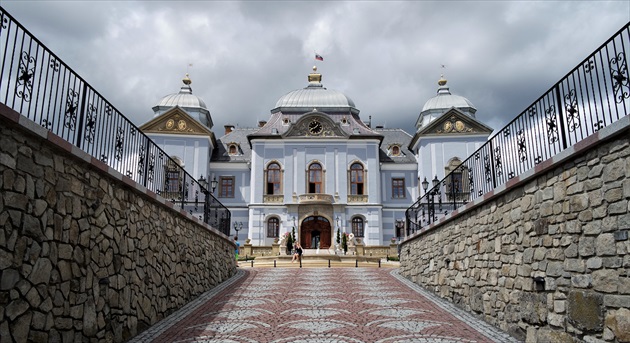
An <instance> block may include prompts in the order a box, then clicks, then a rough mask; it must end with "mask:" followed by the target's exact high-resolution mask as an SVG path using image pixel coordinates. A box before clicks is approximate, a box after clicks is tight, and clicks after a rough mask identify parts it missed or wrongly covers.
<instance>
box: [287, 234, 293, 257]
mask: <svg viewBox="0 0 630 343" xmlns="http://www.w3.org/2000/svg"><path fill="white" fill-rule="evenodd" d="M292 250H293V237H292V235H291V234H288V235H287V255H290V254H291V251H292Z"/></svg>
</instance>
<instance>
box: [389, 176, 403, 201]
mask: <svg viewBox="0 0 630 343" xmlns="http://www.w3.org/2000/svg"><path fill="white" fill-rule="evenodd" d="M392 198H393V199H404V198H406V195H405V179H392Z"/></svg>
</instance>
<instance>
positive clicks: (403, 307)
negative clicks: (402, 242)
mask: <svg viewBox="0 0 630 343" xmlns="http://www.w3.org/2000/svg"><path fill="white" fill-rule="evenodd" d="M131 342H169V343H170V342H234V343H237V342H238V343H240V342H243V343H257V342H261V343H262V342H273V343H288V342H309V343H332V342H338V343H342V342H366V343H367V342H370V343H371V342H379V343H394V342H399V343H411V342H419V343H451V342H452V343H455V342H458V343H466V342H518V341H517V340H515V339H513V338H511V337H510V336H508V335H507V334H505V333H503V332H500V331H499V330H497V329H495V328H493V327H492V326H490V325H488V324H486V323H484V322H482V321H480V320H478V319H476V318H474V317H472V316H471V315H469V314H468V313H466V312H463V311H461V310H459V309H457V308H456V307H455V306H453V305H451V304H449V303H446V302H444V301H443V300H441V299H439V298H437V297H436V296H434V295H432V294H430V293H427V292H426V291H424V290H423V289H421V288H420V287H418V286H417V285H415V284H413V283H412V282H410V281H408V280H406V279H404V278H402V277H400V276H399V275H398V270H397V269H395V270H392V269H374V268H331V269H329V268H301V269H300V268H298V269H295V268H291V269H290V268H261V269H255V268H254V269H247V270H245V269H239V270H238V273H237V275H235V276H234V277H233V278H231V279H230V280H228V281H226V282H224V283H222V284H221V285H220V286H219V287H216V288H215V289H213V290H211V291H209V292H206V293H205V294H203V295H202V296H201V297H199V298H198V299H197V300H195V301H194V302H192V303H190V304H188V305H187V306H185V307H184V308H182V309H181V310H179V311H177V312H176V313H174V314H173V315H171V316H169V317H168V318H166V319H164V320H163V321H161V322H159V323H158V324H156V325H154V326H153V327H151V328H150V329H149V330H147V331H145V332H143V333H142V334H140V335H139V336H137V337H136V338H135V339H134V340H132V341H131Z"/></svg>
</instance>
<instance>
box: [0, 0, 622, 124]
mask: <svg viewBox="0 0 630 343" xmlns="http://www.w3.org/2000/svg"><path fill="white" fill-rule="evenodd" d="M2 6H3V7H4V8H5V9H6V10H7V11H9V12H10V13H11V14H13V15H14V16H15V17H16V18H17V19H18V21H20V22H21V23H22V24H23V25H25V26H26V28H27V29H28V30H30V31H31V32H32V33H33V34H35V36H36V37H38V38H40V39H41V40H42V41H43V42H44V43H45V44H46V45H47V46H48V47H49V48H50V49H52V50H53V51H54V52H55V53H56V54H58V55H59V56H60V57H61V58H62V59H63V60H64V61H65V62H66V63H68V64H69V65H70V66H71V67H72V68H73V69H75V70H76V71H77V72H78V73H79V74H80V75H81V76H82V77H84V78H85V79H86V80H87V81H88V82H89V83H90V84H91V85H92V86H93V87H95V88H96V89H97V90H98V91H99V92H100V93H101V94H103V95H104V96H105V97H106V98H107V99H108V100H110V101H111V102H112V103H114V104H115V106H116V107H117V108H118V109H120V110H121V111H122V112H123V113H125V114H126V115H127V116H128V117H129V118H130V119H132V121H134V122H135V123H136V124H138V125H140V124H142V123H144V122H146V121H148V120H149V119H150V118H151V117H152V111H151V107H152V106H153V105H154V104H155V103H156V102H157V101H158V100H159V99H160V98H161V97H163V96H165V95H167V94H170V93H174V92H177V91H178V90H179V88H180V86H181V79H182V77H183V76H184V74H185V73H186V71H187V69H188V72H189V73H190V77H191V79H192V80H193V84H192V87H193V91H194V93H195V94H196V95H198V96H200V97H202V98H203V99H204V100H205V101H206V103H207V104H208V107H209V110H210V112H211V113H212V115H213V119H214V123H215V128H216V130H215V131H216V132H217V133H218V134H220V133H221V132H222V126H223V125H225V124H228V123H229V124H238V125H239V126H241V127H253V126H255V125H256V123H257V121H258V120H264V119H266V118H268V116H269V111H270V110H271V109H272V108H273V106H274V105H275V102H276V100H277V99H278V98H280V97H281V96H282V95H284V94H286V93H288V92H290V91H292V90H294V89H297V88H301V87H304V86H305V85H306V83H307V82H306V77H307V74H308V73H309V72H310V68H311V66H312V65H313V64H314V62H315V61H314V59H313V54H314V51H315V50H316V51H318V52H319V53H321V54H322V55H323V56H324V59H325V61H324V62H323V63H318V66H319V70H320V71H321V72H322V74H323V77H324V79H323V82H324V85H325V86H326V87H328V88H330V89H335V90H339V91H342V92H344V93H346V94H347V95H348V96H349V97H350V98H352V99H353V100H354V101H355V103H356V105H357V107H358V108H359V109H360V110H361V117H362V118H363V120H365V121H367V120H368V117H369V116H372V122H373V123H374V124H385V125H386V126H388V127H401V128H403V129H405V130H406V131H408V132H409V133H413V132H414V131H415V128H414V124H415V121H416V119H417V116H418V113H419V112H420V111H421V109H422V106H423V105H424V103H425V102H426V101H427V100H428V99H429V98H430V97H432V96H434V95H435V92H436V89H437V80H438V79H439V77H440V74H442V73H444V75H445V77H446V78H447V79H448V80H449V86H450V87H451V91H452V92H453V93H455V94H458V95H462V96H465V97H467V98H469V99H470V101H471V102H472V103H473V104H475V106H476V107H477V109H478V112H477V115H478V118H479V119H480V120H482V121H484V122H486V123H487V124H489V125H490V126H493V127H494V128H495V129H499V128H501V127H502V126H503V125H505V124H506V123H507V122H508V121H509V120H511V119H512V118H513V117H514V116H516V115H517V114H518V113H520V112H521V111H523V110H524V109H525V108H526V106H528V105H529V104H531V103H532V102H533V101H534V100H535V99H536V98H538V97H539V96H540V95H542V94H543V92H545V91H546V90H547V89H549V87H551V86H552V85H553V84H554V83H555V82H557V81H558V80H559V79H560V78H561V77H563V76H564V75H565V74H566V73H567V72H569V71H570V69H572V68H573V67H575V66H576V65H577V64H578V63H580V62H581V61H582V59H584V58H585V57H586V56H587V55H588V54H589V53H591V52H592V51H594V50H595V49H596V48H597V47H598V46H599V45H600V44H602V43H603V42H604V41H605V40H606V39H607V38H609V37H610V36H611V35H612V34H613V33H614V32H615V31H616V30H618V29H619V28H620V27H622V26H623V25H624V24H626V23H627V22H628V21H629V20H630V3H628V2H627V1H545V2H499V1H472V2H465V1H442V2H437V1H435V2H433V1H400V2H375V1H363V2H355V1H348V2H332V1H319V2H318V1H300V2H289V1H245V2H215V1H184V2H174V1H171V2H168V1H159V2H153V1H144V2H122V1H98V2H87V1H85V2H80V1H67V2H66V1H11V0H5V1H3V4H2ZM586 23H588V25H586ZM188 63H193V66H192V67H187V65H188ZM442 64H445V65H446V68H445V69H442V68H440V65H442Z"/></svg>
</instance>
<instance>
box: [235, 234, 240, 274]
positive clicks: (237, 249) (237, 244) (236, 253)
mask: <svg viewBox="0 0 630 343" xmlns="http://www.w3.org/2000/svg"><path fill="white" fill-rule="evenodd" d="M234 244H236V250H234V255H235V256H236V266H237V267H238V251H239V249H240V248H241V243H239V242H238V236H234Z"/></svg>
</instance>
